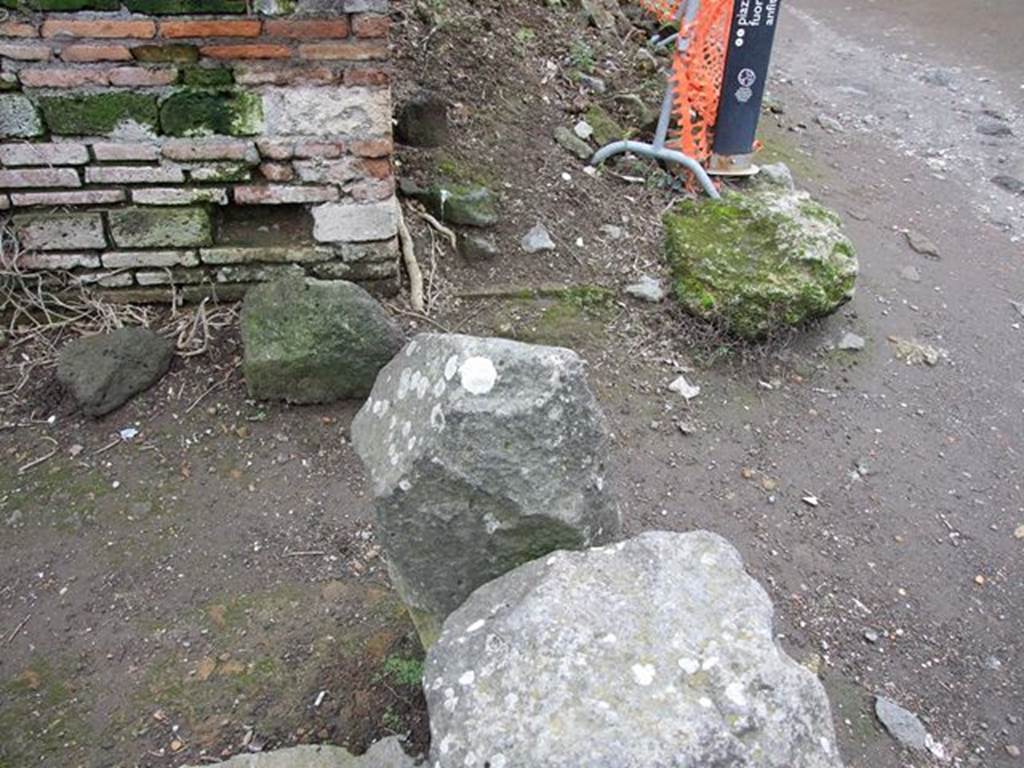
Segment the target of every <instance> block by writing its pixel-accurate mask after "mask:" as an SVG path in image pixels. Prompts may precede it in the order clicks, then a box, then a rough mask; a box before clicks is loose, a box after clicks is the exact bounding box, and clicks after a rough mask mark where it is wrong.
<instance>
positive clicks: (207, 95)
mask: <svg viewBox="0 0 1024 768" xmlns="http://www.w3.org/2000/svg"><path fill="white" fill-rule="evenodd" d="M160 125H161V127H162V129H163V132H164V133H166V134H168V135H170V136H208V135H214V134H216V135H228V136H254V135H256V134H258V133H259V132H260V131H261V130H262V126H263V100H262V99H261V98H260V96H259V95H258V94H255V93H248V92H245V91H239V92H228V93H224V92H219V91H210V90H199V89H188V90H183V91H179V92H178V93H175V94H173V95H171V96H169V97H167V99H165V100H164V102H163V104H161V105H160Z"/></svg>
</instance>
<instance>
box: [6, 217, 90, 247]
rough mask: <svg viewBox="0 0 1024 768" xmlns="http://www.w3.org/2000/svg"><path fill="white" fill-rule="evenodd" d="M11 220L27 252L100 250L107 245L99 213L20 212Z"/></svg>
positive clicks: (15, 232) (16, 235)
mask: <svg viewBox="0 0 1024 768" xmlns="http://www.w3.org/2000/svg"><path fill="white" fill-rule="evenodd" d="M12 223H13V225H14V234H15V237H17V239H18V242H19V243H20V244H21V247H22V248H24V249H26V250H30V251H31V250H39V251H71V250H76V249H83V248H84V249H90V248H96V249H102V248H105V247H106V245H107V239H106V236H105V235H104V234H103V217H102V216H101V215H100V214H99V213H54V214H20V215H17V216H15V217H14V218H13V220H12Z"/></svg>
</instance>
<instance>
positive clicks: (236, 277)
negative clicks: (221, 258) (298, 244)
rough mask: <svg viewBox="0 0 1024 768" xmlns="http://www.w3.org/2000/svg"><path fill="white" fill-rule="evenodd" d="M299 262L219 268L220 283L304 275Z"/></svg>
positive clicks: (263, 281)
mask: <svg viewBox="0 0 1024 768" xmlns="http://www.w3.org/2000/svg"><path fill="white" fill-rule="evenodd" d="M305 274H306V272H305V270H303V268H302V267H300V266H299V265H298V264H239V265H237V266H230V267H221V268H220V269H219V270H217V282H218V283H266V282H269V281H271V280H277V279H279V278H282V277H304V276H305Z"/></svg>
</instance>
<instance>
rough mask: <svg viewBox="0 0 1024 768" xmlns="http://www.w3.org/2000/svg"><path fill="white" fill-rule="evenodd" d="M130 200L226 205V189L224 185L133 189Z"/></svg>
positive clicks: (160, 203) (156, 203)
mask: <svg viewBox="0 0 1024 768" xmlns="http://www.w3.org/2000/svg"><path fill="white" fill-rule="evenodd" d="M132 202H133V203H135V204H136V205H193V204H195V203H212V204H214V205H227V204H228V191H227V189H225V188H224V187H200V188H175V187H154V188H152V189H148V188H147V189H133V190H132Z"/></svg>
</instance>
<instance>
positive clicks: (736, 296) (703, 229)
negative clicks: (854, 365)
mask: <svg viewBox="0 0 1024 768" xmlns="http://www.w3.org/2000/svg"><path fill="white" fill-rule="evenodd" d="M664 222H665V250H666V255H667V258H668V260H669V263H670V265H671V267H672V272H673V276H674V278H675V286H674V287H675V293H676V298H677V300H678V301H679V303H680V304H681V305H682V306H683V308H684V309H685V310H686V311H687V312H689V313H690V314H692V315H695V316H697V317H701V318H704V319H707V320H711V321H715V322H718V323H720V324H722V325H723V326H724V327H725V328H726V329H727V330H728V331H730V332H731V333H733V334H735V335H737V336H740V337H743V338H748V339H759V338H763V337H766V336H768V335H770V334H772V333H773V332H775V331H777V330H779V329H781V328H785V327H791V326H796V325H799V324H800V323H803V322H804V321H806V320H809V319H811V318H815V317H822V316H824V315H828V314H830V313H832V312H834V311H835V310H836V309H837V308H838V307H839V306H841V305H842V304H844V303H845V302H847V301H849V300H850V298H852V296H853V290H854V282H855V280H856V277H857V269H858V266H857V258H856V255H855V253H854V249H853V245H852V243H851V242H850V241H849V240H848V239H847V238H846V236H845V235H843V233H842V231H841V230H840V222H839V218H838V217H837V216H836V214H835V213H833V212H832V211H830V210H828V209H827V208H825V207H823V206H821V205H819V204H818V203H816V202H814V201H813V200H811V198H810V197H809V196H808V195H807V194H806V193H803V192H791V191H788V190H784V189H780V188H766V189H762V190H759V191H758V192H756V193H755V194H751V195H737V194H730V195H727V196H726V197H724V198H723V199H722V200H704V201H685V202H683V203H680V204H679V205H678V206H676V208H675V209H673V210H672V211H670V212H669V213H667V214H666V215H665V220H664Z"/></svg>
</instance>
